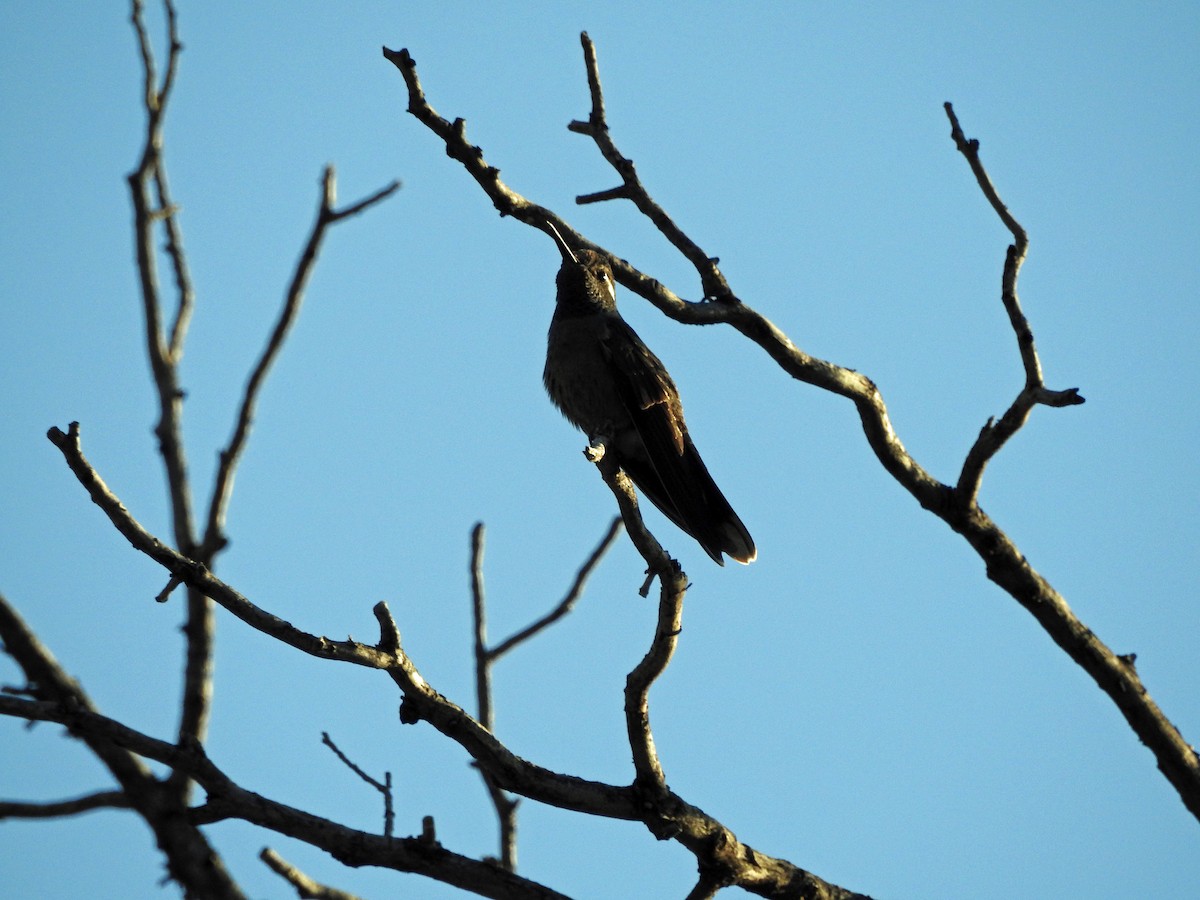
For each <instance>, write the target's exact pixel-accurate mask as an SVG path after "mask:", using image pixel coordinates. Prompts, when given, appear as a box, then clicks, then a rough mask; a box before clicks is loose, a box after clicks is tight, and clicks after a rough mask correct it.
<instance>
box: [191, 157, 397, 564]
mask: <svg viewBox="0 0 1200 900" xmlns="http://www.w3.org/2000/svg"><path fill="white" fill-rule="evenodd" d="M399 189H400V182H398V181H393V182H392V183H391V184H389V185H387V186H386V187H384V188H382V189H380V190H378V191H376V192H375V193H373V194H371V195H370V196H369V197H367V198H365V199H363V200H360V201H358V202H357V203H353V204H351V205H350V206H348V207H346V208H344V209H340V210H339V209H337V208H336V206H337V176H336V173H335V172H334V169H333V166H326V167H325V171H324V173H323V175H322V178H321V197H320V201H319V203H318V206H317V215H316V220H315V221H314V222H313V226H312V231H311V232H310V233H309V236H308V240H307V241H306V242H305V245H304V249H303V250H302V251H301V253H300V259H299V261H298V262H297V263H296V269H295V271H294V273H293V274H292V280H291V283H290V284H289V285H288V289H287V295H286V297H285V299H284V303H283V309H282V310H280V313H279V319H278V320H277V321H276V323H275V328H274V329H273V330H272V332H271V336H270V338H269V339H268V340H267V344H266V346H265V347H264V348H263V352H262V355H261V356H260V357H259V359H258V362H257V363H256V364H255V366H254V369H253V370H252V371H251V373H250V378H249V380H248V381H247V382H246V389H245V392H244V393H243V395H242V402H241V407H240V409H239V410H238V415H237V421H236V423H235V425H234V428H233V435H232V436H231V437H230V439H229V444H228V445H227V446H226V447H225V449H224V450H222V451H221V453H220V465H219V467H218V469H217V477H216V483H215V486H214V487H213V493H212V498H211V501H210V504H209V509H208V523H207V527H206V532H205V535H204V542H203V545H202V548H201V550H200V552H199V553H198V554H196V558H198V559H199V560H200V561H202V562H204V563H205V564H206V565H210V564H211V558H212V555H213V554H214V553H216V552H217V551H218V550H220V549H221V548H222V547H224V546H225V543H226V538H225V534H224V528H225V514H226V510H227V508H228V506H229V499H230V496H231V494H232V491H233V478H234V473H235V472H236V470H237V465H238V461H239V460H240V458H241V455H242V451H243V450H244V449H245V446H246V439H247V438H248V437H249V435H250V428H251V426H252V425H253V423H254V411H255V407H256V406H257V403H258V394H259V391H260V390H261V389H262V386H263V382H264V381H265V380H266V377H267V373H268V372H270V370H271V365H272V363H274V362H275V358H276V357H277V356H278V355H279V351H280V350H281V349H283V343H284V341H285V340H286V339H287V336H288V332H289V331H291V328H292V325H293V324H294V323H295V321H296V317H297V316H298V315H299V314H300V305H301V303H302V302H303V300H304V291H305V288H306V287H307V285H308V280H309V278H310V276H311V275H312V271H313V268H314V267H315V266H316V263H317V256H318V254H319V253H320V249H321V242H322V241H323V240H324V238H325V233H326V231H327V230H328V228H329V226H330V225H333V224H335V223H337V222H340V221H342V220H343V219H347V218H350V217H352V216H356V215H358V214H359V213H361V212H363V211H365V210H366V209H368V208H370V207H371V206H374V205H375V204H376V203H379V202H381V201H383V200H385V199H387V198H388V197H390V196H391V195H392V194H394V193H395V192H396V191H398V190H399Z"/></svg>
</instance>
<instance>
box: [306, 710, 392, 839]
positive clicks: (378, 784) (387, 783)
mask: <svg viewBox="0 0 1200 900" xmlns="http://www.w3.org/2000/svg"><path fill="white" fill-rule="evenodd" d="M321 743H322V744H324V745H325V746H326V747H328V748H329V749H330V750H332V751H333V754H334V756H336V757H337V758H338V759H340V760H341V761H342V763H343V764H344V765H345V766H346V768H348V769H349V770H350V771H351V772H353V773H354V774H355V775H357V776H358V777H359V778H361V779H362V780H363V781H365V782H366V783H367V784H369V785H370V786H371V787H373V788H375V790H377V791H379V793H380V794H382V795H383V836H384V837H391V836H392V830H393V828H394V826H395V823H396V810H395V808H394V807H393V805H392V773H391V772H384V773H383V781H377V780H376V779H374V778H372V777H371V776H370V775H368V774H367V773H366V772H364V771H363V770H362V769H360V768H359V767H358V766H357V765H356V764H355V763H354V761H353V760H352V759H350V757H348V756H347V755H346V754H345V753H343V752H342V751H341V748H340V747H338V745H337V744H335V743H334V742H333V738H331V737H330V736H329V732H327V731H322V732H321Z"/></svg>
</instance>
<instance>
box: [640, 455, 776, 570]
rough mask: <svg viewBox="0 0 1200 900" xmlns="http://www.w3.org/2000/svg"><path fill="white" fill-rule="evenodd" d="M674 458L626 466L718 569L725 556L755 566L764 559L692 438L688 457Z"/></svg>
mask: <svg viewBox="0 0 1200 900" xmlns="http://www.w3.org/2000/svg"><path fill="white" fill-rule="evenodd" d="M670 455H671V457H672V458H671V459H670V460H667V461H663V462H660V463H659V465H654V463H653V462H652V461H651V459H623V460H622V461H621V465H622V467H623V468H624V469H625V472H626V474H627V475H629V477H630V478H631V479H633V483H634V484H636V485H637V487H638V490H640V491H641V492H642V494H643V495H644V496H645V497H647V498H648V499H649V500H650V502H651V503H653V504H654V505H655V506H657V507H658V508H659V509H660V510H661V511H662V512H663V514H664V515H665V516H666V517H667V518H668V519H670V520H671V521H672V522H674V523H675V524H676V525H677V526H679V528H681V529H682V530H683V531H686V532H687V533H688V534H690V535H691V536H692V537H694V538H695V539H696V540H697V541H698V542H699V544H700V546H701V547H703V548H704V552H706V553H707V554H708V555H709V556H711V557H712V558H713V559H714V560H716V562H717V564H718V565H722V566H723V565H725V561H724V559H722V557H721V554H722V553H724V554H727V555H728V556H729V557H730V558H731V559H734V560H737V561H738V562H740V563H742V564H744V565H745V564H749V563H752V562H754V560H755V559H756V558H757V556H758V550H757V549H756V548H755V546H754V539H753V538H752V537H750V532H749V531H748V530H747V529H746V526H745V525H743V524H742V520H741V519H740V518H738V514H737V513H736V512H734V511H733V507H732V506H730V505H729V501H728V500H726V499H725V495H724V494H722V493H721V489H720V488H719V487H717V483H716V482H715V481H713V477H712V475H710V474H709V472H708V467H707V466H706V465H704V460H703V459H701V458H700V453H699V451H697V450H696V447H695V445H694V444H693V443H692V440H691V438H690V437H688V436H685V437H684V447H683V453H682V454H680V455H678V456H675V455H674V454H670ZM652 459H653V457H652Z"/></svg>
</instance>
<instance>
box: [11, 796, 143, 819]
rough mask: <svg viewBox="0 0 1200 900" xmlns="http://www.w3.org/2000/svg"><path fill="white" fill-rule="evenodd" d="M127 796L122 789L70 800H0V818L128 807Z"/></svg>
mask: <svg viewBox="0 0 1200 900" xmlns="http://www.w3.org/2000/svg"><path fill="white" fill-rule="evenodd" d="M130 806H131V804H130V802H129V798H128V797H127V796H126V795H125V793H124V792H123V791H96V792H95V793H94V794H84V795H83V796H82V797H74V798H72V799H70V800H49V801H43V802H25V803H22V802H21V801H18V800H0V820H3V819H53V818H57V817H58V816H76V815H79V814H80V813H85V812H91V811H92V810H96V809H129V808H130Z"/></svg>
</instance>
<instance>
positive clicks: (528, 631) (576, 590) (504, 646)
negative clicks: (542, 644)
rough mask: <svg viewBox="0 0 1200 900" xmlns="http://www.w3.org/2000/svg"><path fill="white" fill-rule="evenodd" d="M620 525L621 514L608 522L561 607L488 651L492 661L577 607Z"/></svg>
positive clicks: (614, 539) (559, 605) (619, 531)
mask: <svg viewBox="0 0 1200 900" xmlns="http://www.w3.org/2000/svg"><path fill="white" fill-rule="evenodd" d="M621 524H622V520H621V517H620V516H617V517H615V518H614V519H613V520H612V522H611V523H609V526H608V531H606V532H605V533H604V537H602V538H600V543H599V544H597V545H596V549H594V550H593V551H592V553H591V555H590V556H589V557H588V558H587V559H586V560H584V563H583V565H582V566H580V567H579V571H577V572H576V573H575V580H574V581H573V582H572V583H571V587H570V588H569V589H568V590H567V593H566V596H564V597H563V598H562V600H561V601H559V604H558V606H556V607H554V609H552V610H550V612H548V613H546V615H544V616H542V617H541V618H540V619H538V620H536V621H535V622H532V623H531V624H529V625H527V626H526V627H524V628H522V629H521V630H520V631H518V632H516V633H514V634H511V635H509V636H508V637H506V638H505V639H504V640H502V641H501V642H500V643H498V644H497V645H496V646H495V647H493V648H492V649H491V650H489V651H488V656H489V658H490V659H491V660H492V661H493V662H494V661H496V660H498V659H499V658H500V657H502V656H503V655H504V654H506V653H508V651H510V650H512V649H513V648H514V647H516V646H518V645H519V644H523V643H525V641H528V640H530V639H531V638H533V637H536V636H537V635H538V634H541V633H542V632H543V631H545V630H546V629H547V628H549V627H550V626H551V625H553V624H554V623H555V622H557V621H558V620H559V619H561V618H562V617H563V616H565V615H567V614H568V613H569V612H570V611H571V610H572V609H574V608H575V604H576V603H577V602H578V601H579V598H580V597H581V596H583V589H584V587H585V585H586V584H587V580H588V578H589V577H590V576H591V574H592V572H593V571H595V568H596V566H597V565H599V563H600V560H601V559H603V558H604V555H605V554H606V553H608V551H609V549H610V548H611V547H612V545H613V542H614V541H616V539H617V535H619V534H620V533H621Z"/></svg>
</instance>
